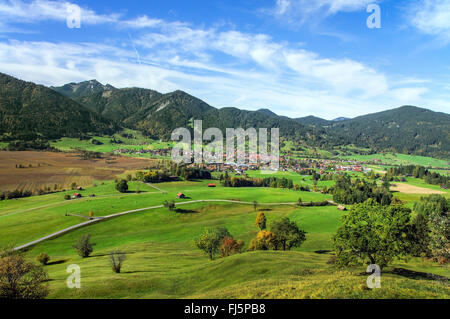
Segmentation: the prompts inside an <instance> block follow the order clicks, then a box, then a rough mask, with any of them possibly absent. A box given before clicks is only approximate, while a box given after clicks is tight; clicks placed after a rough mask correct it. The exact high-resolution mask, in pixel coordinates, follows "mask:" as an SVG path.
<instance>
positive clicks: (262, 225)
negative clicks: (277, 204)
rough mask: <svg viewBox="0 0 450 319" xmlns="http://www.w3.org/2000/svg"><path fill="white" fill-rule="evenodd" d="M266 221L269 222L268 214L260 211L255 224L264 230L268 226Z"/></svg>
mask: <svg viewBox="0 0 450 319" xmlns="http://www.w3.org/2000/svg"><path fill="white" fill-rule="evenodd" d="M266 223H267V219H266V215H264V213H263V212H259V213H258V216H256V220H255V226H257V227H259V229H260V230H264V229H266V226H267V225H266Z"/></svg>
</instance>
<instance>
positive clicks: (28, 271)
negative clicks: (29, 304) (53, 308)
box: [0, 255, 49, 299]
mask: <svg viewBox="0 0 450 319" xmlns="http://www.w3.org/2000/svg"><path fill="white" fill-rule="evenodd" d="M47 280H48V276H47V273H46V272H45V271H44V270H43V268H42V267H39V266H37V265H35V264H33V263H31V262H28V261H26V260H25V259H24V258H23V257H22V256H21V255H10V256H7V257H3V258H1V259H0V299H43V298H45V297H46V296H47V295H48V293H49V290H48V286H47V285H46V284H45V282H46V281H47Z"/></svg>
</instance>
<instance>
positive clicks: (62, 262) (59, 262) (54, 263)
mask: <svg viewBox="0 0 450 319" xmlns="http://www.w3.org/2000/svg"><path fill="white" fill-rule="evenodd" d="M68 261H69V260H68V259H61V260H55V261H52V262H49V263H47V265H46V266H52V265H60V264H64V263H65V262H68Z"/></svg>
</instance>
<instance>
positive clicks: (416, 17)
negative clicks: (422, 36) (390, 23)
mask: <svg viewBox="0 0 450 319" xmlns="http://www.w3.org/2000/svg"><path fill="white" fill-rule="evenodd" d="M409 19H410V24H411V25H412V26H413V27H415V28H417V29H419V30H420V31H421V32H423V33H426V34H430V35H436V36H439V37H441V38H442V39H445V40H447V41H450V0H422V1H419V2H416V3H415V5H413V6H411V8H410V12H409Z"/></svg>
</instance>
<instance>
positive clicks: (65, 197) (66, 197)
mask: <svg viewBox="0 0 450 319" xmlns="http://www.w3.org/2000/svg"><path fill="white" fill-rule="evenodd" d="M64 199H65V200H71V199H72V197H70V195H69V194H67V195H64Z"/></svg>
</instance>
